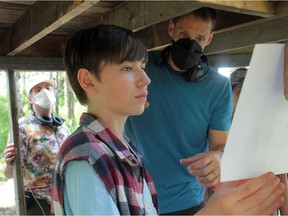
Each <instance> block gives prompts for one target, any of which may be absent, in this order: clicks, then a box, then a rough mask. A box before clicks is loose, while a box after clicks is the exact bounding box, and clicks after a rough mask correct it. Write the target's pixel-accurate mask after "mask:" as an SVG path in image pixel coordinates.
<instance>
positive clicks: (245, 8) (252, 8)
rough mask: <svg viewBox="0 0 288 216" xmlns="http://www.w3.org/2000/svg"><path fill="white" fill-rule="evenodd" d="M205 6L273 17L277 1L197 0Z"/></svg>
mask: <svg viewBox="0 0 288 216" xmlns="http://www.w3.org/2000/svg"><path fill="white" fill-rule="evenodd" d="M197 2H199V3H201V4H202V5H203V6H205V5H206V7H211V8H215V9H218V10H225V11H230V12H235V13H241V14H247V15H253V16H261V17H271V16H274V15H275V2H273V1H266V0H265V1H263V0H262V1H247V0H237V1H227V0H224V1H223V0H222V1H221V0H217V1H215V0H197Z"/></svg>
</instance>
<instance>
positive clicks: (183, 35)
mask: <svg viewBox="0 0 288 216" xmlns="http://www.w3.org/2000/svg"><path fill="white" fill-rule="evenodd" d="M180 38H188V35H187V34H186V33H185V32H180Z"/></svg>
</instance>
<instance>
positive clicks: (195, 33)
mask: <svg viewBox="0 0 288 216" xmlns="http://www.w3.org/2000/svg"><path fill="white" fill-rule="evenodd" d="M216 18H217V14H216V11H215V10H214V9H211V8H200V9H198V10H195V11H192V12H190V13H188V14H185V15H182V16H180V17H177V18H175V19H173V20H170V22H169V25H168V33H169V36H170V37H171V40H172V41H171V51H170V55H169V56H168V63H169V64H170V65H171V67H172V68H173V69H174V70H177V71H188V70H191V69H192V68H194V67H195V66H196V65H197V64H199V62H200V58H201V56H202V54H203V50H204V48H205V47H206V46H208V45H209V44H210V43H211V41H212V38H213V36H214V31H213V30H214V27H215V23H216Z"/></svg>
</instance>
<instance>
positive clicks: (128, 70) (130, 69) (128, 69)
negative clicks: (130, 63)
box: [122, 67, 132, 72]
mask: <svg viewBox="0 0 288 216" xmlns="http://www.w3.org/2000/svg"><path fill="white" fill-rule="evenodd" d="M122 70H123V71H127V72H130V71H132V67H124V68H123V69H122Z"/></svg>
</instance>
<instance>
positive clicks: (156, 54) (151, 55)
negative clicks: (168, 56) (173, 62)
mask: <svg viewBox="0 0 288 216" xmlns="http://www.w3.org/2000/svg"><path fill="white" fill-rule="evenodd" d="M161 55H162V52H161V50H156V51H155V50H154V51H149V52H148V63H156V62H157V61H158V60H159V58H161Z"/></svg>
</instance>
